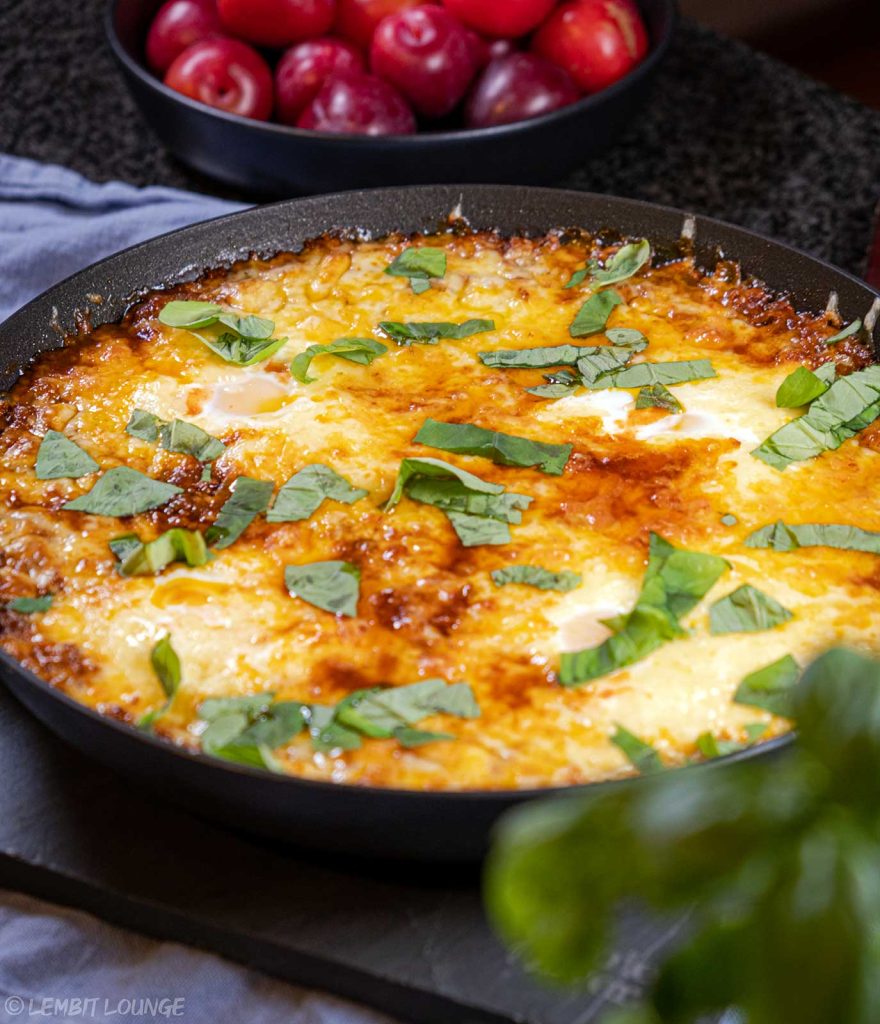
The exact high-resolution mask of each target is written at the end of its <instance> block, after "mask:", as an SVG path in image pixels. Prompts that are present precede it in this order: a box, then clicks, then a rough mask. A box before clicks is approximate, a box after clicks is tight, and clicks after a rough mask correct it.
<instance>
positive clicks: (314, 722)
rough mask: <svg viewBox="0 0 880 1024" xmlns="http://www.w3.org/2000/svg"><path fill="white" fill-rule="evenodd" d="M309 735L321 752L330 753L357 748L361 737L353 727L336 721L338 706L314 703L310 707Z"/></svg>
mask: <svg viewBox="0 0 880 1024" xmlns="http://www.w3.org/2000/svg"><path fill="white" fill-rule="evenodd" d="M309 710H310V712H311V717H310V720H309V735H310V736H311V738H312V746H313V747H314V748H315V750H317V751H318V752H319V753H324V754H329V753H331V752H332V751H334V750H357V749H358V747H360V745H361V737H360V734H359V733H356V732H355V731H354V730H353V729H346V727H345V726H344V725H340V724H339V722H337V721H335V719H334V716H335V714H336V708H334V707H325V706H324V705H322V704H313V705H312V706H311V708H310V709H309Z"/></svg>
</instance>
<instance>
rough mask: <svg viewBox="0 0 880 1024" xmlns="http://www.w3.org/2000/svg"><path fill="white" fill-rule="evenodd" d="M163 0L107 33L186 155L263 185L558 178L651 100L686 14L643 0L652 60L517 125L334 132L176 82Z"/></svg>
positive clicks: (153, 122)
mask: <svg viewBox="0 0 880 1024" xmlns="http://www.w3.org/2000/svg"><path fill="white" fill-rule="evenodd" d="M161 2H162V0H112V2H111V4H110V6H109V8H108V11H107V23H106V26H107V35H108V37H109V39H110V45H111V47H112V48H113V52H114V53H115V54H116V57H117V58H118V60H119V63H120V64H121V66H122V70H123V72H124V74H125V78H126V80H127V82H128V86H129V88H130V89H131V92H132V95H133V96H134V98H135V100H136V101H137V103H138V105H139V106H140V108H141V110H142V111H143V114H144V117H145V118H146V120H147V122H148V123H149V125H150V127H151V128H152V129H153V131H155V133H156V134H157V135H158V136H159V138H160V139H161V140H162V142H163V143H164V144H165V145H166V146H167V147H168V148H169V149H170V150H171V152H172V153H174V154H175V155H176V156H178V157H179V158H180V159H181V160H183V161H184V162H185V163H187V164H190V166H192V167H194V168H196V170H199V171H202V172H204V173H205V174H208V175H210V176H211V177H213V178H217V179H219V180H220V181H223V182H225V183H227V184H229V185H234V186H236V187H237V188H239V189H243V190H245V191H247V192H252V193H257V194H261V195H274V196H286V195H296V194H300V193H312V192H330V191H335V190H342V189H351V188H361V187H366V186H371V185H407V184H409V185H412V184H431V183H437V182H514V183H528V184H535V183H541V182H549V181H556V180H558V179H560V178H562V177H564V176H565V174H567V173H568V171H570V170H571V169H572V168H573V167H574V166H575V165H576V164H577V163H578V162H580V161H582V160H584V159H585V158H586V157H588V156H592V155H593V154H595V153H597V152H599V151H600V150H601V149H603V148H604V147H605V146H606V145H607V144H608V143H609V142H610V141H611V140H612V138H613V137H614V136H615V135H616V134H617V132H618V131H619V130H620V129H621V128H623V127H624V126H626V125H627V124H628V123H629V122H630V121H631V119H632V117H633V115H634V114H635V113H636V111H637V110H638V109H639V108H640V107H641V106H642V105H643V103H644V102H645V99H646V97H647V95H648V90H649V88H650V86H651V84H652V82H653V79H654V75H655V72H656V71H657V68H658V67H659V65H660V62H661V61H662V60H663V57H664V56H665V54H666V51H667V49H668V48H669V41H670V39H671V37H672V33H673V30H674V27H675V23H676V20H677V10H676V0H638V3H639V7H640V8H641V11H642V14H643V16H644V18H645V22H646V24H647V26H648V32H649V35H650V39H651V50H650V52H649V54H648V56H647V57H646V59H645V60H644V61H643V62H642V63H641V64H640V65H639V66H638V67H637V68H635V69H634V70H633V71H632V72H631V73H630V74H628V75H627V76H626V77H625V78H623V79H621V80H620V81H619V82H617V83H615V84H614V85H612V86H610V88H608V89H605V90H603V91H602V92H599V93H596V94H595V95H593V96H587V97H586V98H585V99H582V100H579V101H578V102H577V103H573V104H571V106H568V107H564V108H563V109H561V110H557V111H554V112H553V113H551V114H545V115H544V116H542V117H536V118H532V119H531V120H529V121H519V122H517V123H516V124H510V125H501V126H499V127H496V128H482V129H478V130H469V131H465V130H462V131H441V132H424V133H421V134H418V135H397V136H383V137H375V136H363V135H326V134H321V133H317V132H309V131H304V130H302V129H299V128H288V127H287V126H286V125H280V124H271V123H267V122H263V121H253V120H250V119H249V118H244V117H238V116H237V115H235V114H226V113H223V112H221V111H219V110H215V109H213V108H212V107H207V106H205V105H204V104H202V103H197V102H195V101H194V100H190V99H188V98H187V97H185V96H182V95H181V94H180V93H177V92H174V91H173V90H172V89H169V88H167V87H166V86H164V85H163V84H162V82H161V81H160V80H159V79H158V78H156V77H155V75H154V74H153V73H152V72H151V71H150V70H149V69H148V68H147V66H146V64H145V63H144V53H143V51H144V40H145V38H146V35H147V28H148V26H149V24H150V20H151V19H152V17H153V15H154V14H155V13H156V11H157V9H158V8H159V6H160V5H161Z"/></svg>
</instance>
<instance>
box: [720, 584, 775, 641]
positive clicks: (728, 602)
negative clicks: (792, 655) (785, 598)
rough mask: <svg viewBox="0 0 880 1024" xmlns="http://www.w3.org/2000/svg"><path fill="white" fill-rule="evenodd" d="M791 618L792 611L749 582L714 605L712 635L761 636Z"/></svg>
mask: <svg viewBox="0 0 880 1024" xmlns="http://www.w3.org/2000/svg"><path fill="white" fill-rule="evenodd" d="M791 617H792V615H791V612H790V611H789V610H788V609H787V608H783V607H782V605H781V604H780V603H779V602H778V601H777V600H776V599H775V598H773V597H771V596H770V595H769V594H765V593H764V592H763V591H762V590H758V589H757V587H753V586H751V585H750V584H748V583H746V584H745V585H744V586H741V587H737V589H736V590H734V591H733V593H731V594H728V595H727V596H726V597H722V598H720V600H718V601H716V602H715V603H714V604H713V605H712V607H711V608H710V609H709V632H710V633H711V634H712V635H713V636H720V635H721V634H723V633H760V632H763V631H764V630H765V629H773V628H774V627H775V626H781V625H782V624H783V623H784V622H788V620H789V619H790V618H791Z"/></svg>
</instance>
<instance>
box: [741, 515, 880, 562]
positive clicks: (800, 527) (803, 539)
mask: <svg viewBox="0 0 880 1024" xmlns="http://www.w3.org/2000/svg"><path fill="white" fill-rule="evenodd" d="M746 547H750V548H770V549H772V550H773V551H794V550H796V549H797V548H814V547H819V548H838V549H839V550H841V551H866V552H868V553H869V554H872V555H880V533H872V532H871V531H870V530H862V529H860V528H859V527H858V526H845V525H842V524H839V523H800V524H797V525H789V524H788V523H784V522H783V521H782V520H781V519H779V520H777V521H776V522H775V523H771V524H770V525H769V526H762V527H761V528H760V529H759V530H755V531H754V533H751V534H749V536H748V537H747V538H746Z"/></svg>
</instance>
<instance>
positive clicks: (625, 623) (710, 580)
mask: <svg viewBox="0 0 880 1024" xmlns="http://www.w3.org/2000/svg"><path fill="white" fill-rule="evenodd" d="M729 567H730V566H729V564H728V562H726V561H725V560H724V559H723V558H720V557H719V556H718V555H707V554H703V553H701V552H697V551H684V550H681V549H679V548H675V547H673V546H672V545H671V544H670V543H669V542H668V541H666V540H664V539H663V538H662V537H660V536H658V535H657V534H656V533H652V534H651V540H650V548H649V555H648V567H647V570H646V572H645V578H644V580H643V582H642V589H641V592H640V594H639V596H638V598H637V599H636V604H635V608H633V610H632V611H631V612H628V613H627V614H625V615H620V616H617V618H616V619H614V620H612V621H611V622H608V623H606V625H608V626H609V628H611V629H612V630H613V635H612V636H610V637H609V638H608V639H607V640H605V641H604V642H603V643H601V644H599V646H598V647H590V648H586V649H584V650H582V651H576V652H573V653H572V652H564V653H563V654H562V655H561V658H560V665H559V681H560V682H561V683H562V685H563V686H580V685H581V684H583V683H587V682H590V680H592V679H597V678H599V677H600V676H604V675H607V674H608V673H609V672H614V671H616V670H617V669H619V668H624V667H625V666H627V665H632V664H633V663H634V662H636V661H640V660H641V659H642V658H644V657H646V656H647V655H649V654H650V653H651V652H652V651H655V650H656V649H657V648H658V647H661V646H662V645H663V644H664V643H667V642H669V641H670V640H676V639H678V638H679V637H682V636H684V635H685V630H684V629H683V628H682V627H681V625H680V624H679V619H680V618H681V617H682V616H683V615H685V614H687V612H689V611H690V610H691V609H692V608H694V607H695V606H696V605H697V604H698V603H699V601H700V600H701V599H702V598H703V597H704V596H705V595H706V594H707V593H708V592H709V591H710V590H711V588H712V587H713V586H714V584H715V583H716V581H717V580H718V579H719V578H720V577H721V576H722V575H723V574H724V573H725V572H726V571H727V570H728V568H729Z"/></svg>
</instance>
